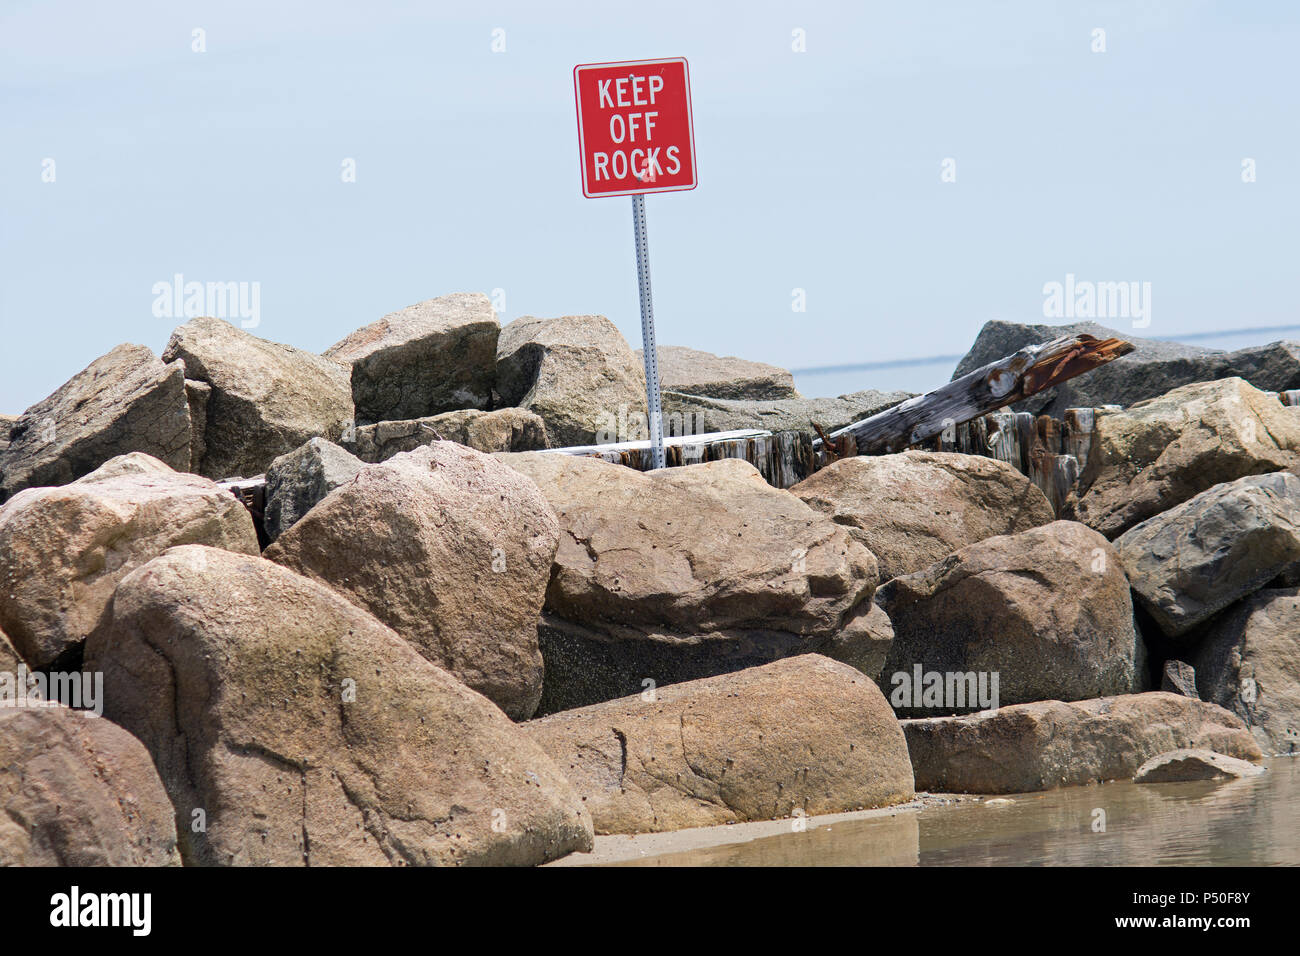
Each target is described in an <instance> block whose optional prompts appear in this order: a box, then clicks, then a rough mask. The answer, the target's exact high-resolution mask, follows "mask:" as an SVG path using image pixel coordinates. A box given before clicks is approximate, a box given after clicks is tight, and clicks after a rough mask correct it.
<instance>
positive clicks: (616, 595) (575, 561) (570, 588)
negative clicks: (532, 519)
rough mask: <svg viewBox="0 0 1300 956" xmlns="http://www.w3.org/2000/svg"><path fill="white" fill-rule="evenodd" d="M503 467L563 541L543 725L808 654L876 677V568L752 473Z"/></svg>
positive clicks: (552, 588)
mask: <svg viewBox="0 0 1300 956" xmlns="http://www.w3.org/2000/svg"><path fill="white" fill-rule="evenodd" d="M497 457H499V458H500V459H501V460H502V461H504V462H506V463H507V464H509V465H510V466H511V467H512V468H515V469H517V470H519V471H520V472H522V473H523V474H525V475H527V476H528V477H529V478H531V479H532V480H533V481H535V482H536V483H537V487H539V488H540V489H541V490H542V494H544V495H545V496H546V499H547V500H548V501H549V502H550V504H551V507H552V508H553V509H554V511H555V513H556V515H558V516H559V520H560V527H561V529H562V534H561V536H560V546H559V550H558V552H557V553H556V556H555V568H554V570H553V571H552V573H551V580H550V585H549V587H548V588H547V591H546V614H545V615H544V616H543V620H542V626H541V639H542V653H543V655H544V656H545V658H546V690H545V695H544V697H543V701H542V705H541V708H540V712H541V713H551V712H554V711H557V710H568V709H570V708H573V707H581V706H584V705H586V704H593V703H598V702H600V701H605V700H613V699H615V698H618V697H625V696H627V695H628V694H632V693H638V692H640V691H641V690H642V687H643V682H644V681H652V682H654V683H657V684H670V683H678V682H680V681H687V680H694V679H696V678H700V677H712V676H714V675H717V674H722V673H727V672H729V671H734V670H740V669H742V668H745V667H753V666H756V665H759V664H766V663H768V662H770V661H773V660H776V659H778V658H781V657H787V656H790V655H793V654H799V653H809V652H820V653H826V654H832V653H833V654H834V655H835V656H836V657H843V658H846V659H855V662H856V661H861V662H863V664H864V666H865V667H866V668H867V669H868V670H869V671H870V670H871V669H873V668H874V669H878V668H879V665H880V662H881V661H882V660H883V659H884V653H883V652H884V648H883V647H881V646H880V643H881V640H880V638H881V631H880V628H879V626H878V623H877V622H876V621H875V620H873V619H872V618H871V616H870V609H871V595H872V592H873V591H874V589H875V585H876V581H877V573H876V562H875V559H874V558H873V557H872V555H871V552H870V551H868V550H867V549H866V548H864V547H863V546H862V545H860V544H858V543H857V542H856V541H854V540H853V539H852V538H851V537H850V536H849V533H848V532H847V531H846V530H845V529H844V528H841V527H839V526H838V525H836V524H835V523H834V522H833V521H831V520H830V519H829V518H827V517H825V516H824V515H821V514H818V513H817V512H816V511H814V510H813V509H811V508H809V507H808V506H807V505H806V504H804V503H803V502H802V501H800V500H799V499H798V498H796V497H795V496H794V495H792V494H790V493H789V492H787V491H782V490H780V489H777V488H773V487H772V486H771V485H769V484H767V482H765V481H764V480H763V478H762V476H761V475H759V473H758V471H757V470H756V469H755V468H754V467H753V466H752V465H750V464H749V463H747V462H744V461H740V460H738V459H726V460H723V461H715V462H709V463H707V464H702V465H690V466H688V467H683V468H668V469H664V470H661V471H656V472H649V473H644V472H639V471H635V470H633V469H631V468H625V467H623V466H622V465H615V464H611V463H609V462H605V461H601V460H599V459H595V458H581V457H575V456H571V455H563V454H555V453H547V452H529V453H524V454H517V455H500V456H497ZM832 644H833V645H834V647H832V646H831V645H832ZM872 676H874V674H872Z"/></svg>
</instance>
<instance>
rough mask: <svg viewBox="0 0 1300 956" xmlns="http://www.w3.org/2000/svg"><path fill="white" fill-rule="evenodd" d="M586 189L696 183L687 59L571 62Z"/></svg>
mask: <svg viewBox="0 0 1300 956" xmlns="http://www.w3.org/2000/svg"><path fill="white" fill-rule="evenodd" d="M573 91H574V96H575V97H576V99H577V104H578V149H579V151H580V153H581V155H582V194H583V195H584V196H586V197H588V198H589V199H595V198H597V197H600V196H629V195H632V194H634V193H667V192H675V191H678V190H682V189H694V188H695V185H696V180H695V130H694V127H693V126H692V124H691V79H690V72H689V70H688V68H687V65H686V60H685V59H684V58H682V57H676V58H674V59H668V60H624V61H623V62H621V63H583V64H580V65H578V66H575V67H574V68H573Z"/></svg>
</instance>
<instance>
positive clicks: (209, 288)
mask: <svg viewBox="0 0 1300 956" xmlns="http://www.w3.org/2000/svg"><path fill="white" fill-rule="evenodd" d="M152 292H153V296H154V300H153V314H154V317H155V318H158V319H182V318H183V319H197V318H198V317H199V316H201V315H210V316H213V317H215V318H218V319H225V320H226V321H227V322H233V321H234V320H235V319H238V320H239V325H240V327H241V328H245V329H255V328H257V327H258V326H259V325H261V324H262V283H260V282H186V281H185V277H184V276H183V275H181V274H180V273H179V272H178V273H176V274H175V275H174V276H172V277H171V278H170V279H164V280H162V281H160V282H155V283H154V284H153V290H152Z"/></svg>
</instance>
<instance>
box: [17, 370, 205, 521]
mask: <svg viewBox="0 0 1300 956" xmlns="http://www.w3.org/2000/svg"><path fill="white" fill-rule="evenodd" d="M164 362H168V363H170V364H164ZM7 437H8V438H9V447H8V448H6V449H5V450H4V452H3V454H0V502H3V501H5V500H7V499H9V498H12V497H13V496H14V495H15V494H17V493H18V492H19V491H22V490H23V489H24V488H32V487H38V486H42V485H66V484H67V483H68V482H70V481H75V480H76V479H78V478H80V477H81V476H82V475H85V474H89V473H90V472H92V471H94V470H95V469H96V468H98V467H99V466H100V465H102V464H103V463H104V462H106V461H108V460H109V459H110V458H114V457H116V456H117V455H124V454H127V453H128V452H133V451H138V452H143V453H145V454H148V455H152V456H153V457H155V458H158V459H160V460H161V461H164V462H166V463H167V464H169V465H171V466H172V467H173V468H177V469H180V470H185V469H188V468H189V467H190V413H189V405H188V404H187V402H186V400H185V366H184V365H183V364H181V363H180V362H175V361H172V359H171V358H167V359H165V360H164V361H162V362H160V361H159V360H158V357H157V356H156V355H154V354H153V352H151V351H150V350H149V349H147V348H145V347H144V346H143V345H119V346H118V347H117V348H115V349H113V351H111V352H109V353H108V354H107V355H103V356H101V357H99V358H97V359H95V361H93V362H91V363H90V365H89V366H88V367H87V368H86V369H85V370H84V371H82V372H79V373H78V374H77V375H75V376H73V378H71V379H70V380H69V381H68V382H67V383H66V384H64V385H62V386H60V388H59V389H58V391H56V392H55V393H54V394H53V395H51V396H50V397H49V398H47V399H45V400H44V401H41V402H38V403H37V404H35V405H33V406H32V407H31V408H29V409H27V411H26V412H24V413H23V414H22V416H20V417H19V418H18V419H17V420H16V421H15V422H13V424H11V425H10V426H9V428H8V436H7Z"/></svg>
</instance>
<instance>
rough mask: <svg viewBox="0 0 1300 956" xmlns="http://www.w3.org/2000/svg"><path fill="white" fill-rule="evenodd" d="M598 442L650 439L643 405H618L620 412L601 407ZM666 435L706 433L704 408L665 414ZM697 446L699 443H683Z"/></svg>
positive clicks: (606, 443) (696, 448) (597, 427)
mask: <svg viewBox="0 0 1300 956" xmlns="http://www.w3.org/2000/svg"><path fill="white" fill-rule="evenodd" d="M594 424H595V433H596V444H597V445H610V444H614V443H615V442H624V441H649V439H650V419H649V416H647V415H646V413H645V412H644V411H643V410H641V409H636V408H629V407H628V406H627V405H626V404H622V405H619V406H618V412H617V413H615V412H612V411H602V412H600V413H599V414H598V415H597V416H596V418H595V421H594ZM663 426H664V437H665V438H679V437H685V436H687V435H703V434H706V433H707V432H706V430H705V428H704V414H703V413H702V412H684V413H683V412H669V413H667V414H665V415H664V417H663ZM684 447H685V448H686V449H687V450H688V451H690V450H692V449H694V450H698V447H699V446H698V444H695V445H686V446H684Z"/></svg>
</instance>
